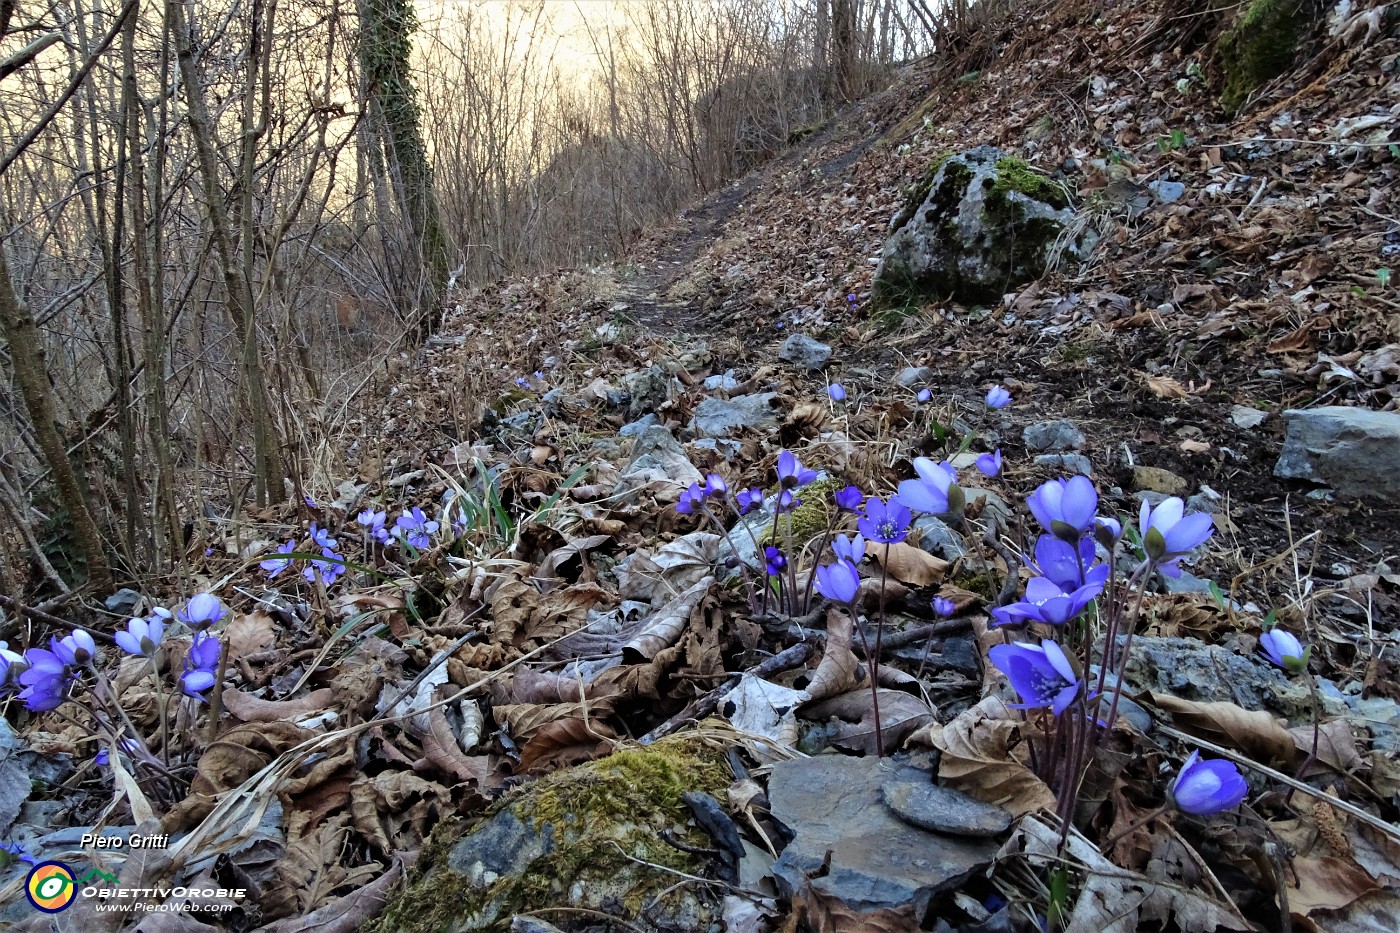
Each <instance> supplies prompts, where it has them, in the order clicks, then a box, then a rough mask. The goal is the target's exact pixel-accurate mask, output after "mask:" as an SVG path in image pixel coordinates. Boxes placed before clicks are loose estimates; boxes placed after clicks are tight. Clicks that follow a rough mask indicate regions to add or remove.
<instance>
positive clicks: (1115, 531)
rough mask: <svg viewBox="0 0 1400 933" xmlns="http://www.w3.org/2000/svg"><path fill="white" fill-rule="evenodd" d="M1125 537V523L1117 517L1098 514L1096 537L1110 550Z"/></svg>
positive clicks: (1095, 526)
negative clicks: (1105, 516)
mask: <svg viewBox="0 0 1400 933" xmlns="http://www.w3.org/2000/svg"><path fill="white" fill-rule="evenodd" d="M1121 537H1123V525H1122V524H1121V523H1120V522H1119V521H1118V519H1116V518H1104V517H1103V516H1098V517H1096V518H1095V519H1094V538H1095V540H1097V541H1098V542H1099V543H1100V544H1102V545H1103V546H1104V547H1106V548H1108V549H1109V550H1112V549H1113V546H1114V545H1115V544H1117V543H1118V539H1119V538H1121Z"/></svg>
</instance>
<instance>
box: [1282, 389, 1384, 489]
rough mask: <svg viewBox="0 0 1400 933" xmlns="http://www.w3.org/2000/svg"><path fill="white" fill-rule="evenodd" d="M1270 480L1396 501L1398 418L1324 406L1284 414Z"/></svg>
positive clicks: (1338, 406)
mask: <svg viewBox="0 0 1400 933" xmlns="http://www.w3.org/2000/svg"><path fill="white" fill-rule="evenodd" d="M1283 417H1284V419H1285V420H1286V421H1287V422H1288V433H1287V435H1286V436H1285V437H1284V441H1283V450H1282V451H1281V452H1280V453H1279V458H1278V464H1277V465H1276V466H1275V467H1274V475H1275V476H1282V477H1286V478H1289V479H1304V480H1308V481H1310V482H1314V483H1324V484H1326V485H1328V486H1331V487H1332V488H1333V489H1335V490H1337V492H1339V493H1342V494H1343V495H1348V496H1375V497H1376V498H1378V499H1390V500H1395V499H1400V414H1397V413H1396V412H1391V411H1371V410H1370V409H1366V408H1350V407H1348V406H1345V405H1330V406H1327V407H1324V408H1310V409H1307V410H1302V411H1299V410H1294V411H1286V412H1284V413H1283Z"/></svg>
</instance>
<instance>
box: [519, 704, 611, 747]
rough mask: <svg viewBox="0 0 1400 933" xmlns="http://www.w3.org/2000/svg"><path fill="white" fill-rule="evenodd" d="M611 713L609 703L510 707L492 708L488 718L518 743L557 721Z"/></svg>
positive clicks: (520, 705)
mask: <svg viewBox="0 0 1400 933" xmlns="http://www.w3.org/2000/svg"><path fill="white" fill-rule="evenodd" d="M610 712H612V704H611V702H608V703H512V704H508V705H502V706H493V707H492V708H491V715H493V716H494V717H496V722H498V723H500V724H501V725H503V726H506V727H507V728H508V729H509V730H510V734H511V738H513V739H515V740H516V741H517V742H525V741H528V740H529V739H530V737H531V736H533V735H534V734H535V732H537V731H538V730H539V729H540V728H542V727H543V726H545V725H547V724H548V723H551V722H555V721H556V720H559V719H572V718H579V719H582V718H584V717H585V716H587V717H600V716H606V715H607V714H608V713H610Z"/></svg>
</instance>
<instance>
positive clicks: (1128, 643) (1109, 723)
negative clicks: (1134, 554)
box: [1104, 561, 1157, 732]
mask: <svg viewBox="0 0 1400 933" xmlns="http://www.w3.org/2000/svg"><path fill="white" fill-rule="evenodd" d="M1145 566H1146V567H1147V568H1148V572H1147V575H1146V576H1147V579H1148V580H1150V579H1152V572H1153V571H1154V570H1156V569H1157V568H1156V564H1155V563H1154V562H1153V561H1148V562H1147V564H1146V565H1145ZM1133 576H1134V577H1136V576H1137V574H1134V575H1133ZM1146 596H1147V582H1146V580H1144V581H1142V582H1141V583H1140V584H1139V585H1138V595H1137V602H1136V603H1135V604H1134V605H1133V611H1132V612H1131V613H1130V614H1129V615H1128V617H1127V622H1128V634H1127V636H1126V637H1125V638H1124V639H1123V656H1122V657H1121V658H1115V660H1116V661H1117V669H1116V670H1115V671H1114V672H1113V674H1114V678H1115V681H1114V684H1113V705H1112V706H1111V707H1109V710H1108V719H1107V720H1105V722H1106V725H1105V726H1104V731H1105V732H1110V731H1112V730H1113V723H1114V722H1115V721H1116V720H1117V719H1118V700H1119V698H1121V697H1122V696H1123V675H1124V674H1126V673H1127V670H1128V658H1129V656H1130V652H1131V651H1132V648H1133V633H1134V632H1136V631H1137V624H1138V622H1139V621H1140V620H1141V619H1142V602H1143V599H1144V598H1146ZM1117 638H1118V636H1117V633H1116V632H1115V633H1114V637H1113V640H1112V641H1109V642H1108V644H1107V645H1105V650H1107V648H1108V646H1110V645H1113V644H1114V643H1115V642H1116V641H1117ZM1107 666H1108V665H1107V664H1105V665H1104V667H1105V668H1106V667H1107Z"/></svg>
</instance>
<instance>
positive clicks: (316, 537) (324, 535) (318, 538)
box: [311, 522, 336, 548]
mask: <svg viewBox="0 0 1400 933" xmlns="http://www.w3.org/2000/svg"><path fill="white" fill-rule="evenodd" d="M311 540H312V542H313V543H314V544H315V545H316V546H317V547H330V548H333V547H335V544H336V541H335V539H334V538H332V537H331V532H330V529H329V528H321V527H319V526H317V524H316V523H315V522H312V523H311Z"/></svg>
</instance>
